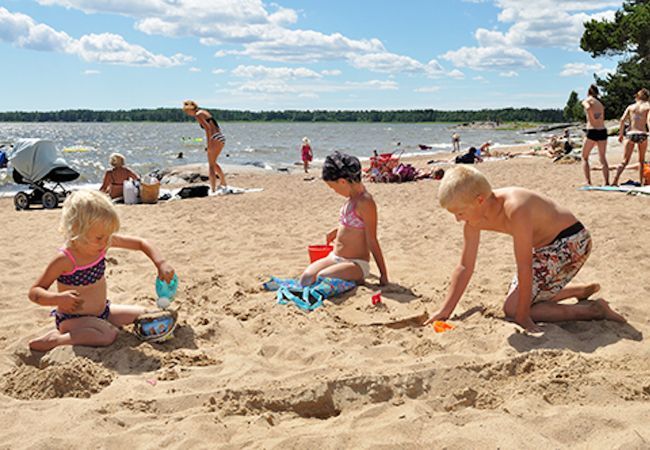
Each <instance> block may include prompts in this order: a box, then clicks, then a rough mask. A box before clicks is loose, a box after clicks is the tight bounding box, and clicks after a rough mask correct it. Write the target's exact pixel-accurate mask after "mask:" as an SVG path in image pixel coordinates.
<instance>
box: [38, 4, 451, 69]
mask: <svg viewBox="0 0 650 450" xmlns="http://www.w3.org/2000/svg"><path fill="white" fill-rule="evenodd" d="M38 1H39V3H41V4H43V5H58V6H63V7H66V8H75V9H78V10H81V11H84V12H86V13H89V14H91V13H108V14H120V15H125V16H129V17H132V18H134V19H135V21H136V22H135V27H136V29H138V30H140V31H142V32H144V33H148V34H157V35H164V36H174V37H187V36H191V37H195V38H197V39H198V40H199V42H200V43H201V44H203V45H208V46H217V45H224V44H230V45H239V46H241V47H240V48H238V49H235V50H232V49H230V50H225V49H220V50H218V51H217V52H216V53H215V56H216V57H223V56H226V55H235V56H246V57H249V58H252V59H255V60H260V61H276V62H284V63H303V64H304V63H314V62H319V61H328V60H329V61H331V60H343V61H347V62H348V63H349V64H351V65H352V66H354V67H357V68H364V69H368V70H371V71H373V72H380V73H400V72H405V73H422V74H425V75H427V76H431V77H433V76H438V75H440V74H441V73H442V72H443V70H442V68H441V67H440V66H439V64H438V63H437V62H436V61H429V62H428V63H422V62H419V61H417V60H414V59H413V58H410V57H408V56H402V55H396V54H393V53H390V52H388V51H387V50H386V49H385V48H384V46H383V44H382V43H381V41H379V40H378V39H351V38H348V37H346V36H344V35H342V34H340V33H332V34H325V33H321V32H318V31H313V30H301V29H290V28H287V25H289V24H294V23H296V21H297V19H298V14H297V13H296V11H295V10H293V9H289V8H282V7H280V6H278V5H275V4H273V3H271V4H270V5H271V6H270V7H267V6H266V5H265V4H264V3H263V2H262V0H237V1H232V0H210V2H208V5H206V2H205V0H173V1H172V0H140V1H138V2H132V1H131V0H111V1H106V0H38ZM206 6H207V7H206Z"/></svg>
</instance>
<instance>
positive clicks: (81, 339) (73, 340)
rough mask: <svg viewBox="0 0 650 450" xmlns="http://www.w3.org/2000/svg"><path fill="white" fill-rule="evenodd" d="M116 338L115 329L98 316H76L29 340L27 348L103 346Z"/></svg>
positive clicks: (39, 349) (40, 349) (37, 349)
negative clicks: (57, 328) (55, 328)
mask: <svg viewBox="0 0 650 450" xmlns="http://www.w3.org/2000/svg"><path fill="white" fill-rule="evenodd" d="M116 338H117V329H116V328H115V327H114V326H113V325H111V324H110V323H109V322H107V321H106V320H103V319H100V318H98V317H92V316H88V317H78V318H75V319H68V320H64V321H63V322H61V326H60V329H59V330H52V331H50V332H48V333H46V334H45V335H43V336H41V337H39V338H37V339H34V340H32V341H30V342H29V348H31V349H32V350H36V351H41V352H46V351H48V350H51V349H53V348H54V347H57V346H59V345H89V346H92V347H105V346H107V345H110V344H112V343H113V342H114V341H115V339H116Z"/></svg>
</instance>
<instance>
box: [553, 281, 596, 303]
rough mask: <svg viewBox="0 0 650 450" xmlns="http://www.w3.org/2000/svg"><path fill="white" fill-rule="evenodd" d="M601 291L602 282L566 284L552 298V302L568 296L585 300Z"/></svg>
mask: <svg viewBox="0 0 650 450" xmlns="http://www.w3.org/2000/svg"><path fill="white" fill-rule="evenodd" d="M598 291H600V284H598V283H590V284H576V285H573V286H566V287H564V288H562V290H560V292H558V293H557V294H555V297H553V298H552V299H550V300H549V301H551V302H559V301H561V300H566V299H567V298H574V297H575V298H577V299H578V300H585V299H588V298H589V297H591V296H592V295H594V294H595V293H596V292H598Z"/></svg>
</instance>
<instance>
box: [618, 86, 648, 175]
mask: <svg viewBox="0 0 650 450" xmlns="http://www.w3.org/2000/svg"><path fill="white" fill-rule="evenodd" d="M649 98H650V92H648V90H647V89H645V88H644V89H641V90H640V91H639V92H637V93H636V96H635V99H636V102H635V103H634V104H632V105H630V106H628V107H627V108H626V109H625V112H624V113H623V116H622V117H621V123H620V125H619V128H618V142H623V139H624V138H625V150H624V153H623V161H622V162H621V164H619V165H618V167H617V168H616V176H615V177H614V183H613V184H615V185H618V180H619V178H620V177H621V173H623V170H625V166H627V165H628V163H629V162H630V158H631V157H632V152H633V151H634V144H636V145H637V148H638V149H639V183H641V186H643V185H644V181H645V180H644V177H643V161H645V152H646V150H647V149H648V112H649V111H650V103H648V99H649ZM626 122H629V123H630V128H629V129H628V130H627V132H625V134H624V130H625V123H626Z"/></svg>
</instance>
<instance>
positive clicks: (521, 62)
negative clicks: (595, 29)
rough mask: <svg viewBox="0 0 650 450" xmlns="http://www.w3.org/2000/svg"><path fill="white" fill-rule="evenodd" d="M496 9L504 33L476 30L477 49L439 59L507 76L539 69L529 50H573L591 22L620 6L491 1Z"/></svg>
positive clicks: (608, 0) (604, 0) (600, 1)
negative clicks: (500, 72)
mask: <svg viewBox="0 0 650 450" xmlns="http://www.w3.org/2000/svg"><path fill="white" fill-rule="evenodd" d="M494 4H495V6H496V7H498V8H500V10H501V11H500V12H499V15H498V20H499V22H501V23H503V24H507V25H509V28H508V29H507V30H506V31H499V30H488V29H485V28H479V29H477V30H476V32H475V33H474V37H475V38H476V40H477V42H478V47H463V48H461V49H458V50H453V51H449V52H447V53H446V54H445V55H444V56H443V58H445V59H447V60H449V61H451V62H452V63H453V64H454V65H455V66H457V67H469V68H472V69H476V70H490V69H494V70H501V71H502V74H501V75H502V76H504V75H503V74H510V73H511V72H512V71H515V70H520V69H535V68H541V67H543V66H542V64H541V63H540V62H539V61H538V60H537V58H536V57H535V56H534V55H533V54H532V53H530V51H529V50H528V49H529V48H544V47H559V48H565V49H572V50H575V49H577V48H578V46H579V43H580V37H581V36H582V33H583V31H584V23H585V22H586V21H588V20H592V19H603V18H606V19H611V18H613V17H614V13H615V9H617V8H620V6H621V2H620V0H619V1H612V0H591V1H564V0H536V1H535V2H530V1H527V0H494Z"/></svg>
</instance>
